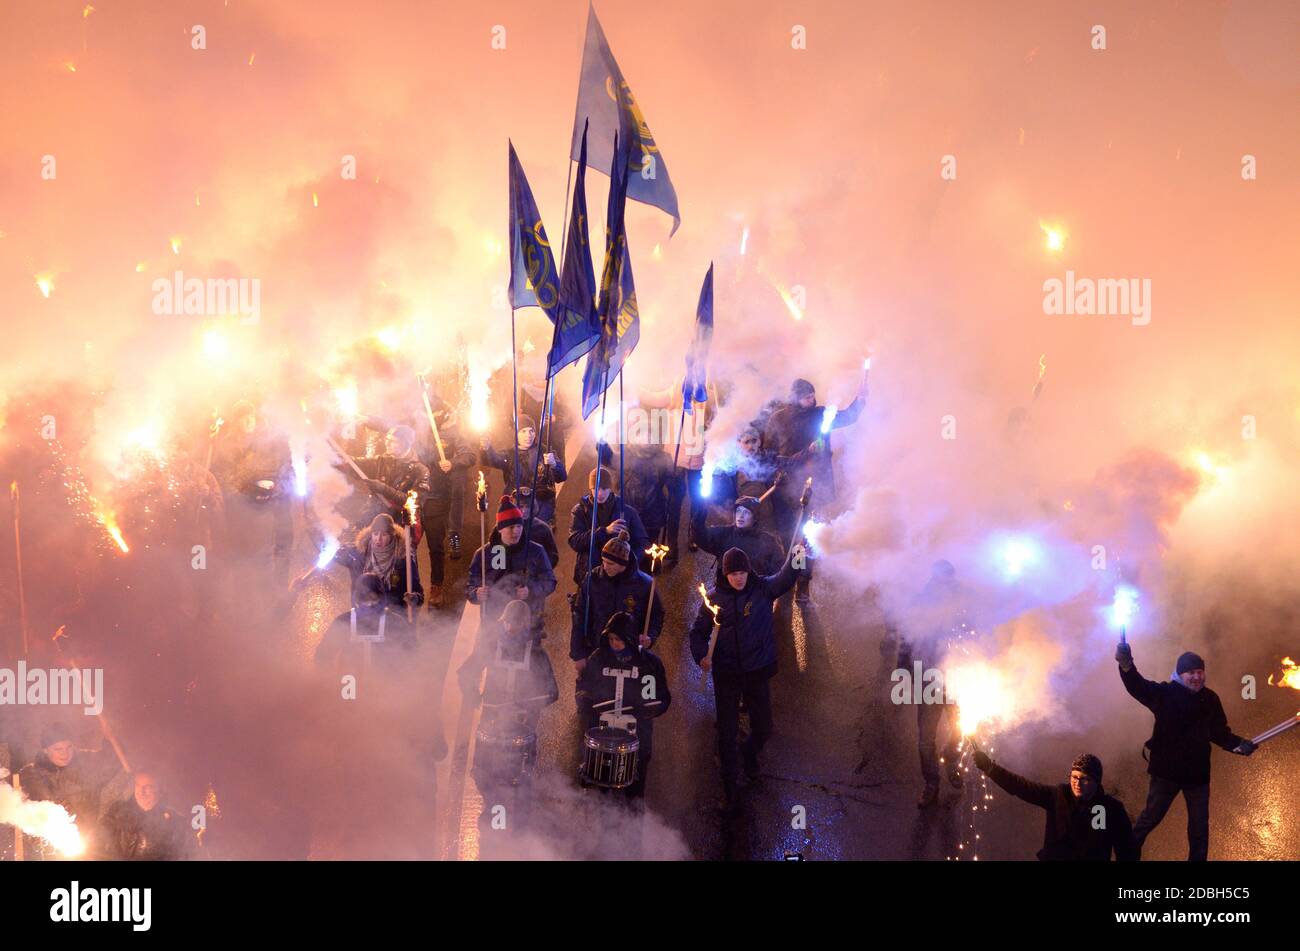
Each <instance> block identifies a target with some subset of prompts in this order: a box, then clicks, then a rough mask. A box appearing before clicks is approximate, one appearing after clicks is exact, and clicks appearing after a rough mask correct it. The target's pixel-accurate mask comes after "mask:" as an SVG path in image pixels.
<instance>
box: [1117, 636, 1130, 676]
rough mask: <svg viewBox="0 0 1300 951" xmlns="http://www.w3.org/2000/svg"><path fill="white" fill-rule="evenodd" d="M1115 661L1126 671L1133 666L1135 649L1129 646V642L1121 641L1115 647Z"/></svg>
mask: <svg viewBox="0 0 1300 951" xmlns="http://www.w3.org/2000/svg"><path fill="white" fill-rule="evenodd" d="M1115 660H1116V662H1117V663H1118V664H1119V665H1120V666H1121V667H1123V668H1124V669H1125V670H1128V669H1129V668H1130V667H1132V666H1133V648H1132V647H1130V646H1129V644H1128V641H1121V642H1120V643H1119V644H1118V645H1117V646H1116V647H1115Z"/></svg>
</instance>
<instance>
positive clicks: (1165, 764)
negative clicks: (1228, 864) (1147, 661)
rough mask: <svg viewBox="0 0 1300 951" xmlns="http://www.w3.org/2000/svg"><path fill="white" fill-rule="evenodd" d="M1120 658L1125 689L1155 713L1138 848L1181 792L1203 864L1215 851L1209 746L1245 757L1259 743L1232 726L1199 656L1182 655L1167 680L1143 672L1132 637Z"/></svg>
mask: <svg viewBox="0 0 1300 951" xmlns="http://www.w3.org/2000/svg"><path fill="white" fill-rule="evenodd" d="M1115 660H1116V661H1117V662H1118V663H1119V677H1120V680H1121V681H1123V683H1124V689H1125V690H1127V691H1128V692H1129V695H1130V696H1132V697H1133V699H1134V700H1136V701H1137V702H1138V703H1140V704H1142V706H1144V707H1146V708H1147V709H1148V710H1150V711H1151V712H1152V713H1154V714H1155V717H1156V722H1155V728H1154V730H1153V732H1152V734H1151V739H1149V740H1147V742H1146V749H1148V750H1150V753H1151V757H1150V762H1149V764H1148V766H1147V772H1148V773H1149V774H1150V775H1151V786H1150V789H1149V791H1148V792H1147V804H1146V808H1145V809H1143V810H1142V814H1141V815H1140V816H1138V818H1137V822H1136V823H1135V824H1134V826H1133V834H1134V835H1135V836H1136V837H1137V842H1138V847H1139V848H1140V847H1141V846H1142V844H1143V843H1144V842H1145V841H1146V837H1147V836H1148V835H1150V833H1151V830H1152V829H1154V828H1155V827H1156V826H1157V825H1159V824H1160V820H1161V819H1163V818H1164V817H1165V813H1166V812H1168V811H1169V807H1170V806H1171V805H1172V804H1173V801H1174V799H1176V798H1177V797H1178V794H1179V793H1180V792H1181V793H1182V794H1183V799H1184V800H1185V801H1186V803H1187V844H1188V854H1187V860H1188V861H1189V862H1204V861H1205V860H1206V858H1207V857H1208V855H1209V851H1210V744H1211V743H1213V744H1215V745H1216V746H1221V747H1222V748H1223V749H1225V750H1228V751H1229V752H1231V753H1236V754H1238V755H1240V756H1249V755H1250V754H1251V753H1253V752H1255V744H1254V743H1252V742H1250V740H1248V739H1245V738H1244V737H1240V736H1238V735H1237V734H1235V733H1233V732H1232V730H1231V729H1230V728H1229V727H1228V717H1227V715H1226V714H1225V713H1224V712H1223V704H1222V703H1221V702H1220V701H1219V695H1218V694H1216V693H1215V692H1214V691H1213V690H1211V689H1210V688H1209V687H1207V686H1205V661H1203V660H1201V658H1200V656H1199V655H1198V654H1195V653H1193V652H1191V651H1187V652H1186V653H1185V654H1183V655H1182V656H1180V657H1179V658H1178V663H1177V665H1176V667H1175V669H1174V676H1173V678H1172V679H1170V680H1167V681H1165V682H1164V683H1156V682H1155V681H1153V680H1147V679H1146V678H1144V677H1143V676H1142V675H1141V674H1139V673H1138V670H1137V667H1136V666H1135V665H1134V663H1133V649H1132V647H1130V646H1129V644H1128V642H1127V641H1121V642H1120V644H1119V646H1118V647H1117V648H1116V650H1115Z"/></svg>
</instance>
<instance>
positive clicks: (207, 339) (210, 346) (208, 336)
mask: <svg viewBox="0 0 1300 951" xmlns="http://www.w3.org/2000/svg"><path fill="white" fill-rule="evenodd" d="M203 355H204V356H205V357H207V358H208V359H209V360H223V359H225V358H226V357H228V356H230V340H229V338H228V337H227V336H226V334H225V332H224V331H223V330H222V329H221V328H220V327H209V328H208V329H207V330H205V331H203Z"/></svg>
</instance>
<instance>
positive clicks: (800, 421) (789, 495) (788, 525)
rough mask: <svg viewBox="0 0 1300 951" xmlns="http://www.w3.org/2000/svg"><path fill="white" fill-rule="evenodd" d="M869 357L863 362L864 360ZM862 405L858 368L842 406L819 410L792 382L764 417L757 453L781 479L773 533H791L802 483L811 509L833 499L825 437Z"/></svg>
mask: <svg viewBox="0 0 1300 951" xmlns="http://www.w3.org/2000/svg"><path fill="white" fill-rule="evenodd" d="M868 359H869V358H868ZM866 405H867V371H866V369H865V367H864V369H863V373H862V382H861V384H860V385H859V387H858V392H857V395H856V396H855V397H854V398H853V402H851V403H850V404H849V405H848V406H846V407H844V408H843V409H838V408H836V407H835V406H833V405H832V406H820V405H818V403H817V391H816V390H815V389H814V387H813V385H812V384H811V383H810V382H808V381H807V380H802V379H800V380H795V381H794V383H793V384H792V385H791V387H790V401H789V402H788V403H786V404H785V405H784V406H782V407H781V408H780V409H778V410H776V411H775V412H774V413H772V415H771V416H770V417H768V419H767V422H766V424H765V425H764V427H763V438H762V447H761V448H762V451H764V452H766V453H771V454H774V455H775V456H776V458H777V459H778V460H779V464H780V468H781V470H782V471H783V472H784V473H785V477H784V478H783V479H781V480H780V482H779V483H778V488H777V490H776V492H774V493H773V495H772V515H773V520H774V521H775V523H776V529H777V532H778V533H779V534H780V535H782V536H784V535H785V534H786V533H788V532H792V531H794V529H795V526H796V525H797V524H798V521H799V519H800V517H801V516H805V517H807V516H811V514H812V510H811V509H810V510H808V511H807V512H805V511H804V507H803V506H802V505H801V504H800V502H801V499H800V493H801V492H802V491H803V488H804V485H805V484H806V483H807V480H808V479H809V478H811V479H812V480H813V487H814V488H813V498H812V502H813V507H814V508H818V507H821V506H824V505H826V504H828V503H830V502H831V501H832V500H833V499H834V498H835V476H834V468H833V466H832V461H831V447H830V438H829V437H830V434H831V432H832V431H833V430H836V429H841V428H843V427H845V426H850V425H852V424H853V423H856V422H857V421H858V417H859V416H861V415H862V410H863V409H864V408H865V407H866ZM811 577H812V573H811V570H809V571H808V572H807V573H806V574H805V575H804V577H803V578H801V579H800V582H799V588H798V590H797V591H796V593H795V597H796V599H797V600H799V601H800V602H807V600H808V582H809V580H810V579H811Z"/></svg>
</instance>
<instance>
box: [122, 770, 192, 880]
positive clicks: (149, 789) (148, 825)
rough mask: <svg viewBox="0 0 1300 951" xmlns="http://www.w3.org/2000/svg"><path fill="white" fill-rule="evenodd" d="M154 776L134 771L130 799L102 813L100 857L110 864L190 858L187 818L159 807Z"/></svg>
mask: <svg viewBox="0 0 1300 951" xmlns="http://www.w3.org/2000/svg"><path fill="white" fill-rule="evenodd" d="M161 792H162V790H161V787H160V786H159V783H158V780H157V778H156V777H155V776H154V774H153V773H151V772H148V771H146V770H137V771H136V774H135V790H134V793H133V794H132V796H131V798H130V799H125V800H119V801H118V802H115V803H113V804H112V805H111V806H109V807H108V810H107V811H106V812H105V813H104V823H103V825H104V834H103V843H102V849H101V852H102V856H103V858H105V859H108V860H109V861H119V862H126V861H143V862H175V861H177V860H179V859H185V858H189V857H190V854H191V845H192V844H193V839H191V838H190V831H189V828H190V827H189V823H188V822H187V821H186V819H187V817H186V816H183V815H181V814H180V813H179V812H177V811H176V810H175V809H171V808H169V807H167V806H165V805H163V804H162V799H161Z"/></svg>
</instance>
